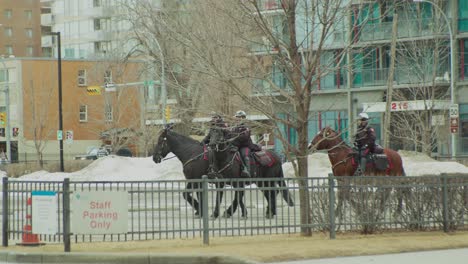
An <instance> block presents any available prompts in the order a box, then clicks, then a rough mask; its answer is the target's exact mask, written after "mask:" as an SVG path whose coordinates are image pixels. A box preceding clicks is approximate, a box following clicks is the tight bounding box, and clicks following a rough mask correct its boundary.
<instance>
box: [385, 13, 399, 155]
mask: <svg viewBox="0 0 468 264" xmlns="http://www.w3.org/2000/svg"><path fill="white" fill-rule="evenodd" d="M397 25H398V14H395V15H394V16H393V26H392V46H391V47H390V71H389V73H388V80H387V104H386V107H385V119H384V121H385V124H384V131H385V136H384V142H383V147H384V148H388V147H389V139H390V121H391V104H392V94H393V76H394V73H395V53H396V40H397V35H398V27H397Z"/></svg>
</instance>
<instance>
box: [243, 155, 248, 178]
mask: <svg viewBox="0 0 468 264" xmlns="http://www.w3.org/2000/svg"><path fill="white" fill-rule="evenodd" d="M241 177H242V178H250V158H249V157H248V156H246V157H244V169H243V170H242V173H241Z"/></svg>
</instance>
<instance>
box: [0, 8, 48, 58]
mask: <svg viewBox="0 0 468 264" xmlns="http://www.w3.org/2000/svg"><path fill="white" fill-rule="evenodd" d="M0 11H1V14H0V36H1V37H0V55H3V56H4V57H8V56H11V55H14V56H17V57H39V56H41V25H40V20H41V17H40V13H41V12H40V11H41V10H40V2H39V1H33V0H15V1H11V0H0Z"/></svg>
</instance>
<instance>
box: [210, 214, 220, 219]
mask: <svg viewBox="0 0 468 264" xmlns="http://www.w3.org/2000/svg"><path fill="white" fill-rule="evenodd" d="M210 218H211V220H216V218H218V216H217V215H211V216H210Z"/></svg>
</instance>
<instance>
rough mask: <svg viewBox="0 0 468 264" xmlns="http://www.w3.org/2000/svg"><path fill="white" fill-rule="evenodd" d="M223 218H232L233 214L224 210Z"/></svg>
mask: <svg viewBox="0 0 468 264" xmlns="http://www.w3.org/2000/svg"><path fill="white" fill-rule="evenodd" d="M223 218H231V215H230V214H228V213H226V212H224V214H223Z"/></svg>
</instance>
